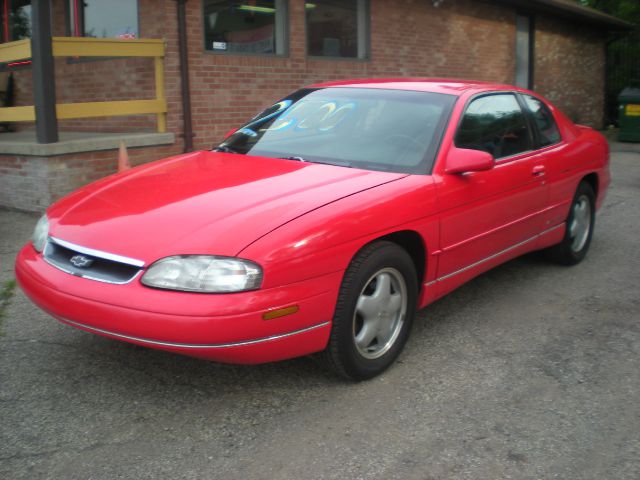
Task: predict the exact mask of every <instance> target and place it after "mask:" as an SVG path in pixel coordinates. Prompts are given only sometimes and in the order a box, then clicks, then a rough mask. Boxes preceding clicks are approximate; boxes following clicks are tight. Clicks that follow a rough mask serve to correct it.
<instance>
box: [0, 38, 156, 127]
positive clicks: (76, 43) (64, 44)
mask: <svg viewBox="0 0 640 480" xmlns="http://www.w3.org/2000/svg"><path fill="white" fill-rule="evenodd" d="M52 48H53V56H54V57H152V58H153V59H154V65H155V81H156V98H155V99H151V100H120V101H111V102H84V103H63V104H57V105H56V115H57V117H58V119H60V120H66V119H73V118H91V117H113V116H119V115H145V114H155V115H156V118H157V129H158V132H161V133H163V132H165V131H166V130H167V100H166V98H165V92H164V41H163V40H140V39H138V40H124V39H123V40H120V39H111V38H86V37H53V38H52ZM29 58H31V41H30V40H19V41H17V42H8V43H3V44H0V63H11V62H18V61H21V60H26V59H29ZM35 120H36V113H35V108H34V107H33V106H32V105H31V106H24V107H3V108H0V122H34V121H35Z"/></svg>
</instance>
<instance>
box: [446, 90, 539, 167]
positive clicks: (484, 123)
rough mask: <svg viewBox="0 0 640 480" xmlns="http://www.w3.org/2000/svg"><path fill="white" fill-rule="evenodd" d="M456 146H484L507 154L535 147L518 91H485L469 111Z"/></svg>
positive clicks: (474, 101) (471, 147) (462, 122)
mask: <svg viewBox="0 0 640 480" xmlns="http://www.w3.org/2000/svg"><path fill="white" fill-rule="evenodd" d="M455 143H456V146H457V147H460V148H469V149H473V150H484V151H485V152H489V153H490V154H491V155H493V156H494V157H495V158H503V157H508V156H511V155H515V154H517V153H521V152H526V151H528V150H531V149H532V141H531V133H530V131H529V127H528V126H527V122H526V120H525V117H524V114H523V112H522V109H521V108H520V104H519V103H518V100H517V99H516V97H515V95H514V94H511V93H500V94H493V95H485V96H483V97H479V98H476V99H475V100H473V101H472V102H471V103H470V104H469V106H468V107H467V110H466V111H465V113H464V115H463V117H462V121H461V122H460V126H459V127H458V132H457V134H456V140H455Z"/></svg>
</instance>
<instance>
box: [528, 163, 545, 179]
mask: <svg viewBox="0 0 640 480" xmlns="http://www.w3.org/2000/svg"><path fill="white" fill-rule="evenodd" d="M544 172H545V170H544V165H536V166H535V167H533V170H532V171H531V174H532V175H533V176H534V177H541V176H543V175H544Z"/></svg>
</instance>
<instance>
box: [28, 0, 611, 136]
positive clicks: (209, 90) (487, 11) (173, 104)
mask: <svg viewBox="0 0 640 480" xmlns="http://www.w3.org/2000/svg"><path fill="white" fill-rule="evenodd" d="M53 9H54V16H55V19H54V30H55V34H56V35H64V34H65V27H64V25H65V21H64V2H63V0H54V1H53ZM139 17H140V36H141V37H143V38H164V39H165V40H166V42H167V58H166V64H165V75H166V92H167V97H168V98H167V99H168V102H169V115H168V125H169V130H170V131H173V132H175V133H176V134H179V133H180V132H181V126H182V112H181V101H180V80H179V60H178V45H177V43H178V41H177V40H178V38H177V20H176V5H175V1H173V0H139ZM304 19H305V12H304V0H289V53H288V55H287V56H286V57H284V58H277V57H268V56H266V57H262V56H240V55H224V54H222V55H221V54H215V53H210V52H205V50H204V47H203V19H202V1H201V0H190V1H189V2H187V22H188V26H187V30H188V37H189V44H188V48H189V64H190V71H191V72H190V73H191V88H192V104H193V112H192V113H193V118H194V126H195V133H196V135H197V136H196V138H195V144H196V147H197V148H207V147H209V146H210V145H211V144H212V143H213V142H215V141H217V140H219V139H220V138H221V136H222V135H223V134H224V133H225V132H226V131H228V130H229V129H230V128H231V127H233V126H237V125H238V124H239V123H241V122H243V121H245V120H246V119H248V118H250V117H251V116H253V115H254V114H255V113H256V112H257V111H258V110H260V109H261V108H262V107H264V106H266V105H267V104H269V103H270V102H271V101H273V100H274V99H276V98H278V97H281V96H283V95H286V94H287V93H289V92H290V91H292V90H294V89H296V88H298V87H300V86H302V85H305V84H309V83H313V82H317V81H324V80H332V79H342V78H355V77H366V76H372V77H380V76H443V77H457V78H474V79H480V80H492V81H499V82H507V83H512V82H513V80H514V68H515V63H514V49H515V46H514V45H515V9H513V8H509V7H505V6H500V5H497V4H492V3H490V2H481V1H477V0H447V1H446V2H444V3H443V4H442V5H441V6H440V7H438V8H435V7H433V5H432V4H431V2H429V1H426V0H397V1H393V2H391V1H388V0H371V49H370V60H367V61H359V60H325V59H310V58H307V56H306V47H305V46H306V38H305V20H304ZM535 52H536V55H535V61H536V65H535V83H536V89H537V90H538V91H540V93H542V94H543V95H546V96H548V97H549V98H550V99H551V100H553V101H555V102H557V103H558V105H559V106H560V107H561V108H563V109H565V110H566V111H567V113H568V114H569V115H570V116H572V117H573V118H576V119H578V120H580V121H581V122H585V123H588V124H592V125H598V126H599V125H600V124H601V119H602V111H601V110H602V100H601V96H602V95H603V75H604V70H603V69H604V43H603V35H602V33H599V32H598V31H597V30H594V29H590V28H580V29H578V28H575V24H573V23H570V22H568V21H566V20H560V19H557V18H554V17H548V16H540V15H538V17H537V20H536V49H535ZM30 76H31V72H30V71H29V70H27V71H22V72H19V73H18V74H17V82H16V83H17V87H18V100H19V104H23V105H24V104H30V103H31V102H32V98H31V80H30ZM56 84H57V93H58V101H59V102H72V101H101V100H125V99H131V98H138V99H140V98H153V96H154V87H153V85H154V80H153V65H152V62H151V60H149V59H118V60H106V61H105V60H103V61H83V62H79V63H78V62H75V63H69V62H68V61H67V60H66V59H57V60H56ZM61 128H62V129H72V130H85V131H89V130H100V131H144V130H146V131H149V130H153V129H154V128H155V117H154V116H137V117H116V118H110V119H88V120H82V121H65V122H61Z"/></svg>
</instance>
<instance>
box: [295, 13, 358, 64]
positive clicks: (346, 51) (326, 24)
mask: <svg viewBox="0 0 640 480" xmlns="http://www.w3.org/2000/svg"><path fill="white" fill-rule="evenodd" d="M367 7H368V2H367V0H314V1H309V2H305V11H306V15H307V53H308V54H309V55H311V56H317V57H343V58H360V59H363V58H367V54H368V52H367V49H368V45H367V44H368V41H367V37H368V31H367V30H368V28H369V15H368V8H367Z"/></svg>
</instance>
